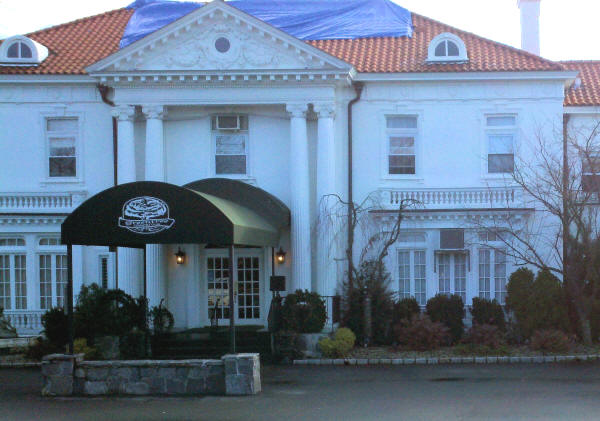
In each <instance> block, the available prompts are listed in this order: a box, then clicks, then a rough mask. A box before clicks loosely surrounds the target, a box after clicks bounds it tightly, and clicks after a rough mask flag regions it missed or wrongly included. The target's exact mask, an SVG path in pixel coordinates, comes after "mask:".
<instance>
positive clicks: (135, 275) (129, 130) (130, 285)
mask: <svg viewBox="0 0 600 421" xmlns="http://www.w3.org/2000/svg"><path fill="white" fill-rule="evenodd" d="M112 115H113V117H116V118H117V119H118V144H117V182H118V184H125V183H132V182H134V181H136V175H135V138H134V135H133V119H134V116H135V108H134V107H132V106H129V105H120V106H118V107H115V108H113V110H112ZM117 255H118V257H117V260H118V270H117V277H118V280H119V289H122V290H123V291H125V292H126V293H128V294H131V295H133V296H134V297H137V296H139V295H140V287H139V286H140V282H141V276H142V271H141V270H140V268H139V258H140V252H139V250H135V249H128V248H121V247H120V248H119V249H118V250H117Z"/></svg>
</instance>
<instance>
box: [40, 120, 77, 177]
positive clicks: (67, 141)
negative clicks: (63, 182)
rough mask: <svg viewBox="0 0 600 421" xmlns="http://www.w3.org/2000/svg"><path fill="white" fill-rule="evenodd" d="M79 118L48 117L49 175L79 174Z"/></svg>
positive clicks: (67, 175) (71, 175)
mask: <svg viewBox="0 0 600 421" xmlns="http://www.w3.org/2000/svg"><path fill="white" fill-rule="evenodd" d="M78 137H79V123H78V119H77V118H47V119H46V142H47V145H48V177H51V178H52V177H76V176H77V143H78V142H77V139H78Z"/></svg>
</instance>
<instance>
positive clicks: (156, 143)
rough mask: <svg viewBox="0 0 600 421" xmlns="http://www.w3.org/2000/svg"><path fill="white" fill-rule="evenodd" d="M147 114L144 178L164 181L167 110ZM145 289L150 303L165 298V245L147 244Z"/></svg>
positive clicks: (148, 110) (148, 109)
mask: <svg viewBox="0 0 600 421" xmlns="http://www.w3.org/2000/svg"><path fill="white" fill-rule="evenodd" d="M142 112H143V113H144V115H145V116H146V157H145V164H146V165H145V167H146V174H145V179H146V181H163V182H164V181H165V141H164V131H163V118H164V117H165V116H166V111H165V109H164V107H163V106H160V105H152V106H144V107H143V108H142ZM146 288H147V289H146V292H147V297H148V300H149V303H148V304H149V306H150V307H152V306H157V305H159V304H160V300H161V299H163V298H166V296H167V294H166V261H165V253H164V247H163V246H162V245H160V244H149V245H148V246H147V249H146Z"/></svg>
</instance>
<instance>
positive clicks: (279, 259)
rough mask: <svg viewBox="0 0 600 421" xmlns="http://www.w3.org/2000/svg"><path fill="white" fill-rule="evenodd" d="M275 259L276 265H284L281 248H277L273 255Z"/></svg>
mask: <svg viewBox="0 0 600 421" xmlns="http://www.w3.org/2000/svg"><path fill="white" fill-rule="evenodd" d="M275 259H277V263H279V264H280V265H281V264H283V263H285V251H283V249H282V248H281V247H279V251H278V252H277V253H275Z"/></svg>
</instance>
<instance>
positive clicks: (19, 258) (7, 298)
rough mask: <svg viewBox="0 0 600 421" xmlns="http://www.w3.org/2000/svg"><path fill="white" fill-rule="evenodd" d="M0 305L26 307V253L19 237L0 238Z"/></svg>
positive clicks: (4, 306)
mask: <svg viewBox="0 0 600 421" xmlns="http://www.w3.org/2000/svg"><path fill="white" fill-rule="evenodd" d="M0 307H1V308H4V309H6V310H25V309H27V255H26V250H25V240H24V239H23V238H20V237H10V238H0Z"/></svg>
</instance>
